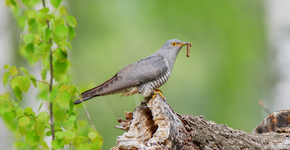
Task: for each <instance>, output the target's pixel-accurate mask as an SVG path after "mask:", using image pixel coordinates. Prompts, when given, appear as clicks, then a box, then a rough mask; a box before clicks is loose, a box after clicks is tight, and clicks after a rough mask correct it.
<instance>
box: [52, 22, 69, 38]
mask: <svg viewBox="0 0 290 150" xmlns="http://www.w3.org/2000/svg"><path fill="white" fill-rule="evenodd" d="M54 33H55V34H56V35H57V36H65V35H66V34H67V33H68V28H67V26H65V25H63V24H60V25H57V26H56V27H55V29H54Z"/></svg>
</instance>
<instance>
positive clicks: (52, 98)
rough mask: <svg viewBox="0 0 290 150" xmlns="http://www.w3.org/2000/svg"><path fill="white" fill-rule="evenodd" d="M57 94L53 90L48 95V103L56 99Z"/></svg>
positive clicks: (56, 91)
mask: <svg viewBox="0 0 290 150" xmlns="http://www.w3.org/2000/svg"><path fill="white" fill-rule="evenodd" d="M57 94H58V90H56V89H53V90H52V91H51V92H50V94H49V100H50V102H53V100H54V98H55V97H56V95H57Z"/></svg>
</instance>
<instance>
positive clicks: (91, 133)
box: [88, 132, 98, 141]
mask: <svg viewBox="0 0 290 150" xmlns="http://www.w3.org/2000/svg"><path fill="white" fill-rule="evenodd" d="M88 136H89V138H90V139H91V140H92V141H93V140H94V139H95V138H96V137H97V136H98V134H97V133H96V132H90V133H89V134H88Z"/></svg>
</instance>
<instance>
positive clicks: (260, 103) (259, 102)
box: [258, 100, 272, 115]
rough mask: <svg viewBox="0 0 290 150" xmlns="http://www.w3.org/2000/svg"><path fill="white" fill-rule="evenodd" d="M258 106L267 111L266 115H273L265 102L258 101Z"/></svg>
mask: <svg viewBox="0 0 290 150" xmlns="http://www.w3.org/2000/svg"><path fill="white" fill-rule="evenodd" d="M258 104H259V105H260V106H261V107H262V108H263V109H264V110H265V112H266V113H268V114H269V115H271V114H272V113H271V111H270V110H269V109H268V108H267V107H266V106H265V104H264V102H263V101H260V100H258Z"/></svg>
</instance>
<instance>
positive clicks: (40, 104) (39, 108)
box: [37, 102, 43, 112]
mask: <svg viewBox="0 0 290 150" xmlns="http://www.w3.org/2000/svg"><path fill="white" fill-rule="evenodd" d="M42 105H43V102H41V104H40V105H39V107H38V110H37V112H39V111H40V109H41V107H42Z"/></svg>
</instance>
